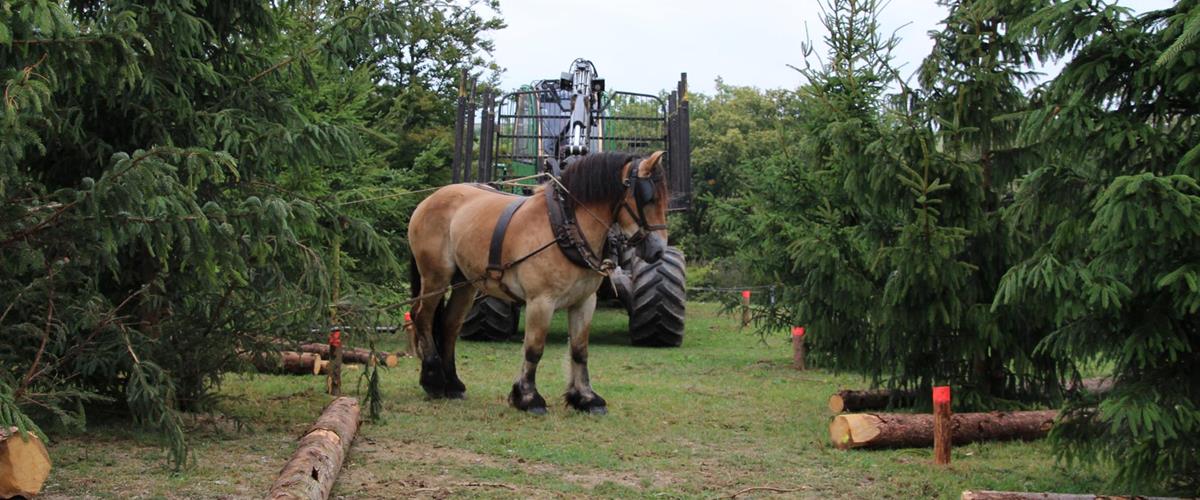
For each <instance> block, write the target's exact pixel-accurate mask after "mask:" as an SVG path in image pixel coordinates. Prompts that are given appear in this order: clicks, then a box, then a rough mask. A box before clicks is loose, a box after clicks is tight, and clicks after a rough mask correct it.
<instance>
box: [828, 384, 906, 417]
mask: <svg viewBox="0 0 1200 500" xmlns="http://www.w3.org/2000/svg"><path fill="white" fill-rule="evenodd" d="M914 401H916V393H914V392H912V391H898V390H896V391H894V390H888V389H873V390H869V391H855V390H850V389H842V390H840V391H837V392H835V393H834V394H833V395H832V396H829V409H830V410H832V411H833V412H834V413H842V412H850V411H863V410H882V409H885V408H887V407H888V404H891V405H892V407H894V408H903V407H907V406H912V405H913V402H914Z"/></svg>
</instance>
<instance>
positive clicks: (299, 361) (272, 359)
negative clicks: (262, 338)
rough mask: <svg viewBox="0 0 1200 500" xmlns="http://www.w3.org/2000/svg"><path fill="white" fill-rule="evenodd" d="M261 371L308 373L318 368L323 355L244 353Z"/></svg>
mask: <svg viewBox="0 0 1200 500" xmlns="http://www.w3.org/2000/svg"><path fill="white" fill-rule="evenodd" d="M244 357H245V358H246V359H248V360H249V361H250V363H251V364H253V365H254V368H255V369H257V370H258V371H259V372H260V373H288V374H294V375H308V374H312V373H314V370H316V369H317V362H318V361H320V360H321V355H319V354H315V353H311V352H295V351H279V352H264V353H258V354H244Z"/></svg>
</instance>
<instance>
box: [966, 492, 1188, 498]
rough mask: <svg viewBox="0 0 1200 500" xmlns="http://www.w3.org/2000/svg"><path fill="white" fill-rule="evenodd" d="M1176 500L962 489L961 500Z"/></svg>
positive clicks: (1138, 496)
mask: <svg viewBox="0 0 1200 500" xmlns="http://www.w3.org/2000/svg"><path fill="white" fill-rule="evenodd" d="M1126 499H1128V500H1133V499H1138V500H1178V499H1172V498H1170V497H1144V496H1141V495H1137V496H1123V495H1092V494H1072V493H1027V492H1023V491H970V490H968V491H964V492H962V500H1126Z"/></svg>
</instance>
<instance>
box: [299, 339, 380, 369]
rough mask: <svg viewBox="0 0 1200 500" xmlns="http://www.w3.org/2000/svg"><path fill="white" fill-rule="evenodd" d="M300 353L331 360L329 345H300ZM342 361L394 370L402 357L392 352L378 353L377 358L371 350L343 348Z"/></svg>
mask: <svg viewBox="0 0 1200 500" xmlns="http://www.w3.org/2000/svg"><path fill="white" fill-rule="evenodd" d="M300 351H301V352H311V353H314V354H319V355H321V357H322V358H325V359H329V344H315V343H313V344H300ZM342 361H344V362H346V363H357V364H360V365H370V366H375V363H377V362H382V363H383V364H384V365H385V366H387V367H388V368H392V367H395V366H396V365H397V364H399V363H400V357H399V356H396V355H395V354H392V353H390V352H376V353H375V356H374V357H372V356H371V351H370V350H369V349H362V348H358V347H343V348H342Z"/></svg>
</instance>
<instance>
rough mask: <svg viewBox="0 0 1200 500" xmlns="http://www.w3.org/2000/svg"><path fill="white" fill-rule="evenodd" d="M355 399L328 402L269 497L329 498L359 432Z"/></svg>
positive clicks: (276, 481)
mask: <svg viewBox="0 0 1200 500" xmlns="http://www.w3.org/2000/svg"><path fill="white" fill-rule="evenodd" d="M358 424H359V407H358V400H357V399H355V398H352V397H340V398H337V399H335V400H333V402H332V403H329V406H326V407H325V411H323V412H321V417H320V418H318V419H317V422H316V423H314V424H313V425H312V427H309V428H308V431H307V432H305V434H304V437H301V438H300V446H299V447H298V448H296V452H295V453H293V454H292V458H291V459H290V460H288V463H287V464H286V465H284V466H283V469H282V470H281V471H279V477H278V478H277V479H275V483H274V484H273V485H271V493H270V494H268V495H267V497H268V498H271V499H319V500H324V499H326V498H329V490H331V489H333V483H334V482H335V481H337V475H338V471H340V470H341V468H342V462H343V461H345V459H346V454H347V453H349V451H350V444H351V443H352V442H354V434H355V433H356V432H358Z"/></svg>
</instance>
